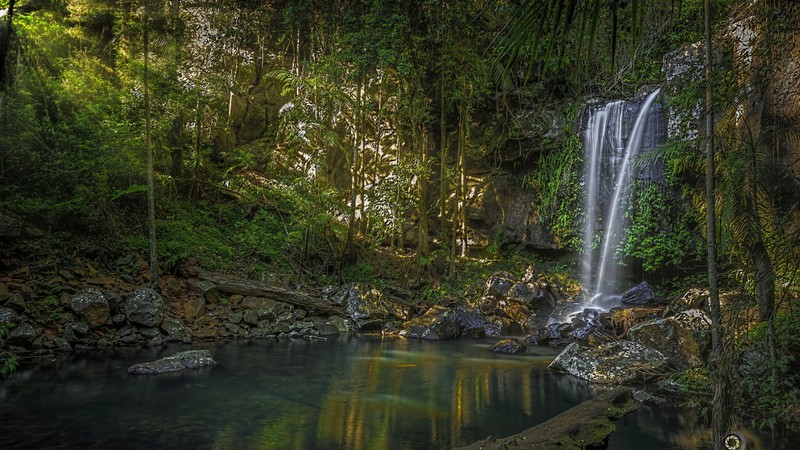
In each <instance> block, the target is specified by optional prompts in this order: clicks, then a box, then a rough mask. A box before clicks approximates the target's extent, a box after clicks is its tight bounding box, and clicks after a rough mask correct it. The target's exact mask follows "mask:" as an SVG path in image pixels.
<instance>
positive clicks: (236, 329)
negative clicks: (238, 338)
mask: <svg viewBox="0 0 800 450" xmlns="http://www.w3.org/2000/svg"><path fill="white" fill-rule="evenodd" d="M222 326H223V327H225V331H227V332H228V333H230V334H233V335H236V334H239V333H241V331H242V327H240V326H239V325H236V324H235V323H230V322H224V323H223V324H222Z"/></svg>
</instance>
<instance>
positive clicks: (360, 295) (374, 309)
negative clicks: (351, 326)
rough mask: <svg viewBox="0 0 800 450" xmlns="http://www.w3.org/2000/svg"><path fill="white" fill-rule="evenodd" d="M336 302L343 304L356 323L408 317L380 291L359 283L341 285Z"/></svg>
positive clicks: (405, 312)
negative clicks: (340, 293)
mask: <svg viewBox="0 0 800 450" xmlns="http://www.w3.org/2000/svg"><path fill="white" fill-rule="evenodd" d="M337 303H339V304H341V305H343V306H344V309H345V312H346V313H347V315H348V316H350V318H351V319H353V320H354V321H356V322H357V323H362V322H364V323H366V322H370V321H374V320H381V321H383V320H386V319H390V318H399V319H405V318H407V317H408V313H407V311H405V310H404V309H403V308H402V307H400V306H399V305H396V304H395V303H394V302H392V301H391V300H389V299H387V298H386V297H385V296H384V295H383V293H382V292H381V291H379V290H378V289H376V288H374V287H369V286H365V285H362V284H360V283H351V284H348V285H345V286H343V287H342V295H341V296H340V297H339V299H338V300H337Z"/></svg>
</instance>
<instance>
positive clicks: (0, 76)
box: [0, 0, 15, 91]
mask: <svg viewBox="0 0 800 450" xmlns="http://www.w3.org/2000/svg"><path fill="white" fill-rule="evenodd" d="M14 3H15V1H14V0H11V1H10V2H9V3H8V11H7V12H6V24H5V26H4V27H3V29H2V30H0V91H2V90H3V88H4V87H5V85H6V83H8V70H9V69H8V67H7V66H6V59H7V58H8V50H9V48H11V32H12V31H13V30H12V28H11V27H12V26H13V21H14Z"/></svg>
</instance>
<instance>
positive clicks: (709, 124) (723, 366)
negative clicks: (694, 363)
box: [703, 0, 730, 450]
mask: <svg viewBox="0 0 800 450" xmlns="http://www.w3.org/2000/svg"><path fill="white" fill-rule="evenodd" d="M703 9H704V16H705V48H704V50H705V51H704V53H705V82H706V98H705V110H706V111H705V114H706V126H705V133H706V241H707V245H708V284H709V289H708V291H709V299H708V300H709V306H710V309H711V327H712V329H711V340H712V344H711V346H712V361H713V364H714V366H715V367H714V370H713V372H714V378H715V383H714V396H713V400H712V401H713V404H712V409H713V412H712V416H711V427H712V432H713V438H714V447H715V448H716V449H718V450H724V448H725V447H724V443H723V442H722V438H723V436H724V435H725V433H726V432H727V430H728V427H729V425H730V401H729V400H730V399H729V389H730V387H729V379H728V376H727V373H728V367H727V365H728V364H727V362H726V358H725V353H727V352H725V348H724V347H725V342H724V336H725V335H724V328H723V325H722V314H721V311H720V302H719V280H718V274H717V244H716V241H717V232H716V226H717V225H716V201H715V193H714V191H715V189H714V187H715V186H714V183H715V178H714V111H713V109H714V96H713V88H712V80H711V77H712V66H711V0H705V1H704V8H703Z"/></svg>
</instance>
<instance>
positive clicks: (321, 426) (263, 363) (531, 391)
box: [0, 336, 791, 450]
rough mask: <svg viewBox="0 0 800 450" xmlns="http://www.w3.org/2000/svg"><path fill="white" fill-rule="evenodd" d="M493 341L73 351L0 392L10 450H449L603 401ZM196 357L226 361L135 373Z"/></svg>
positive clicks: (688, 427) (0, 435)
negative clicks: (495, 349)
mask: <svg viewBox="0 0 800 450" xmlns="http://www.w3.org/2000/svg"><path fill="white" fill-rule="evenodd" d="M495 341H496V340H466V339H462V340H456V341H444V342H428V341H420V340H406V339H399V338H381V337H368V336H361V337H339V338H336V339H331V340H328V341H313V342H306V341H302V340H295V341H289V342H274V341H262V342H225V343H203V344H195V345H192V346H181V345H174V346H169V347H162V348H159V349H145V350H139V351H134V350H130V349H128V350H113V351H111V350H109V351H106V352H101V353H85V354H76V355H62V356H59V357H58V358H57V360H55V361H51V362H49V363H45V364H41V365H38V366H36V367H23V368H21V369H20V370H19V371H18V372H17V373H16V374H15V376H14V377H13V378H12V379H10V380H6V381H4V382H3V383H2V384H0V418H1V419H0V448H3V449H18V448H37V449H44V448H70V449H71V448H81V449H85V448H103V449H107V448H125V449H190V448H191V449H348V450H358V449H439V448H450V447H453V446H458V445H466V444H469V443H472V442H474V441H477V440H479V439H483V438H485V437H487V436H489V435H495V436H507V435H510V434H514V433H517V432H520V431H522V430H523V429H525V428H528V427H531V426H533V425H536V424H538V423H541V422H543V421H545V420H547V419H549V418H551V417H553V416H555V415H557V414H559V413H560V412H562V411H565V410H567V409H569V408H570V407H572V406H575V405H577V404H578V403H580V402H582V401H584V400H586V399H589V398H591V397H593V396H594V395H595V391H594V389H593V388H592V387H591V386H590V385H588V384H587V383H584V382H582V381H580V380H578V379H576V378H573V377H571V376H568V375H563V374H560V373H556V372H553V371H550V370H548V369H547V365H548V364H549V362H550V360H551V359H552V356H530V355H525V356H511V355H499V354H494V353H492V352H490V351H489V348H490V346H491V345H492V344H493V343H494V342H495ZM190 348H191V349H201V348H204V349H209V350H210V351H211V352H212V354H213V356H214V358H215V359H216V360H217V361H218V363H219V365H218V366H217V367H214V368H208V369H200V370H193V371H186V372H180V373H174V374H164V375H158V376H150V377H139V376H132V375H128V373H127V368H128V367H129V366H131V365H132V364H134V363H137V362H143V361H151V360H154V359H158V358H161V357H164V356H168V355H171V354H174V353H175V352H177V351H181V350H187V349H190ZM701 424H702V420H700V418H699V417H698V415H697V414H696V413H695V412H693V411H686V410H679V409H675V408H665V407H659V408H657V409H651V408H649V407H642V408H641V409H640V410H639V411H638V412H635V413H633V414H630V415H628V416H627V417H625V418H624V419H623V420H621V421H619V422H618V423H617V432H616V433H615V434H613V435H612V436H611V439H610V442H609V448H610V449H631V448H648V449H649V448H652V449H656V448H658V449H666V448H682V449H702V448H707V443H706V442H705V441H707V440H708V439H709V436H710V434H709V433H708V430H707V429H705V428H703V427H702V425H701ZM763 445H765V446H759V447H757V448H780V446H786V445H787V444H786V443H784V442H776V441H769V442H765V443H764V444H763ZM751 448H752V447H751ZM786 448H791V447H788V446H787V447H786Z"/></svg>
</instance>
